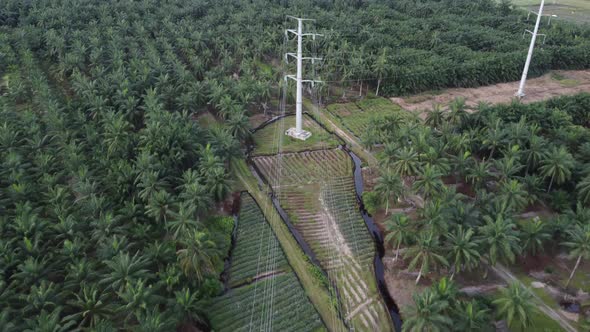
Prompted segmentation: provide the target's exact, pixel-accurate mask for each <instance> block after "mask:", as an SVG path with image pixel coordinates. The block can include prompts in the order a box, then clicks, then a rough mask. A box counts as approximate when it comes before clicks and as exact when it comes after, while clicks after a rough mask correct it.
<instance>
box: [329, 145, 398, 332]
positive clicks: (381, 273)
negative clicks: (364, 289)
mask: <svg viewBox="0 0 590 332" xmlns="http://www.w3.org/2000/svg"><path fill="white" fill-rule="evenodd" d="M341 148H342V150H343V151H345V152H346V153H348V155H349V156H350V157H351V158H352V161H353V162H354V187H355V190H356V199H357V201H358V203H359V210H360V213H361V215H362V216H363V220H364V221H365V224H366V225H367V228H368V229H369V232H370V233H371V235H372V236H373V239H374V240H375V247H376V249H377V255H375V259H374V261H373V264H374V266H375V277H376V278H377V286H378V287H379V292H380V293H381V297H383V301H385V304H386V305H387V309H388V310H389V314H390V315H391V319H392V320H393V325H394V326H395V330H396V331H398V332H399V331H401V330H402V321H401V317H400V315H399V308H398V307H397V304H395V301H394V300H393V298H392V297H391V295H390V294H389V291H388V290H387V286H386V284H385V267H384V266H383V256H384V255H385V249H384V246H383V237H382V236H381V232H379V228H378V227H377V225H376V224H375V222H374V221H373V218H371V216H370V215H369V213H368V212H367V210H366V209H365V206H364V205H363V201H362V199H361V197H362V195H363V190H364V184H363V173H362V167H361V165H362V161H361V159H360V158H359V157H358V156H357V155H356V154H354V152H352V151H350V150H349V149H347V148H346V147H341Z"/></svg>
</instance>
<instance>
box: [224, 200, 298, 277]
mask: <svg viewBox="0 0 590 332" xmlns="http://www.w3.org/2000/svg"><path fill="white" fill-rule="evenodd" d="M235 241H236V243H235V247H234V250H233V251H232V259H231V265H230V268H229V280H230V286H234V285H238V284H242V283H244V282H249V281H251V280H252V279H255V278H257V277H261V276H264V275H267V274H269V273H274V272H276V273H279V272H285V271H286V270H288V267H289V265H288V263H287V260H286V258H285V254H284V253H283V250H282V249H281V246H280V244H279V241H278V240H277V238H276V236H275V235H274V233H273V232H272V230H271V228H270V225H269V224H268V223H267V222H266V220H265V218H264V215H263V214H262V211H260V208H259V207H258V205H257V204H256V202H255V201H254V199H253V198H252V196H250V195H247V194H243V195H242V197H241V208H240V214H239V216H238V229H237V232H236V239H235Z"/></svg>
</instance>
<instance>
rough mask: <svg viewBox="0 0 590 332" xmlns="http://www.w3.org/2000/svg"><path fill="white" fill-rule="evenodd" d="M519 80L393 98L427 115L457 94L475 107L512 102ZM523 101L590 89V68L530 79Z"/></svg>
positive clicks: (527, 101) (403, 106) (402, 104)
mask: <svg viewBox="0 0 590 332" xmlns="http://www.w3.org/2000/svg"><path fill="white" fill-rule="evenodd" d="M518 84H519V82H510V83H500V84H495V85H489V86H484V87H479V88H458V89H448V90H445V91H442V92H441V93H423V94H419V95H416V96H409V97H403V98H390V99H391V101H392V102H394V103H395V104H398V105H399V106H401V107H402V108H403V109H405V110H408V111H415V112H419V113H420V117H422V118H425V117H426V112H428V111H429V110H431V109H432V106H433V105H434V104H441V105H445V106H446V105H448V104H449V103H450V102H451V101H453V100H454V99H455V98H457V97H463V98H465V99H466V103H467V106H468V107H471V108H474V107H476V106H477V104H478V103H480V102H487V103H490V104H503V103H510V102H511V101H512V100H513V99H514V98H515V97H514V94H515V93H516V91H517V90H518ZM525 92H526V96H525V97H524V98H523V99H522V102H524V103H533V102H537V101H542V100H547V99H550V98H554V97H558V96H562V95H573V94H577V93H580V92H590V70H573V71H563V70H559V71H552V72H550V73H548V74H545V75H543V76H541V77H537V78H533V79H529V80H528V81H527V85H526V90H525Z"/></svg>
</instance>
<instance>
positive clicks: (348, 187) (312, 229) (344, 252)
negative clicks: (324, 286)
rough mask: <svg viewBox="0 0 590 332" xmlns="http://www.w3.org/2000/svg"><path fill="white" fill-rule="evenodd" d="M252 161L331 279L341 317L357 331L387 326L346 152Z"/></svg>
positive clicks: (371, 244)
mask: <svg viewBox="0 0 590 332" xmlns="http://www.w3.org/2000/svg"><path fill="white" fill-rule="evenodd" d="M254 162H255V163H256V165H257V166H258V168H259V169H260V170H261V172H262V173H263V175H264V176H265V178H266V179H267V180H268V181H269V183H270V184H271V185H272V187H273V190H274V192H275V193H276V194H277V196H278V197H279V200H280V203H281V206H282V207H283V208H284V209H285V211H286V212H287V213H288V214H289V217H290V218H291V221H292V222H293V224H294V226H295V228H296V229H297V230H298V231H299V232H300V233H301V234H302V236H303V237H304V239H305V241H306V242H307V243H308V244H309V246H310V247H311V249H312V250H313V252H314V253H315V255H316V257H317V258H318V260H319V261H320V264H321V265H322V267H323V268H324V269H325V270H326V271H327V272H328V275H329V278H330V279H331V280H332V281H333V282H334V283H335V284H336V287H337V289H338V291H339V293H340V299H341V308H342V311H343V313H344V316H345V319H346V320H347V321H348V322H349V323H350V324H351V326H353V327H354V328H355V329H356V330H357V331H358V330H362V331H388V330H391V325H390V318H389V314H388V312H387V309H386V307H385V305H384V304H383V302H382V300H381V297H380V294H379V292H378V290H377V287H376V284H375V276H374V274H373V258H374V255H375V245H374V243H373V240H372V238H371V236H370V234H369V232H368V230H367V228H366V226H365V224H364V221H363V219H362V217H361V215H360V213H359V212H358V207H357V202H356V198H355V188H354V182H353V178H352V171H353V168H352V167H353V165H352V160H351V159H350V157H349V156H348V155H347V154H346V153H345V152H344V151H342V150H338V149H332V150H321V151H306V152H300V153H290V154H283V155H281V156H261V157H256V158H254Z"/></svg>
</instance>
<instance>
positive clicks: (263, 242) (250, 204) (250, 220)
mask: <svg viewBox="0 0 590 332" xmlns="http://www.w3.org/2000/svg"><path fill="white" fill-rule="evenodd" d="M236 241H237V242H236V246H235V247H234V249H233V252H232V256H233V257H232V261H231V267H230V286H232V285H236V284H243V283H244V282H251V281H253V282H252V283H249V284H246V285H244V286H241V287H235V288H231V289H230V290H228V291H227V292H226V293H225V294H224V295H223V296H220V297H218V298H215V299H214V300H213V302H212V305H211V306H210V308H209V309H208V310H207V313H208V316H209V320H210V321H211V325H212V327H213V330H215V331H232V332H233V331H261V330H264V331H317V330H325V327H324V324H323V323H322V321H321V319H320V316H319V315H318V313H317V311H316V310H315V308H314V307H313V305H312V304H311V302H310V301H309V299H308V298H307V295H306V294H305V292H304V290H303V287H302V286H301V284H300V283H299V280H298V279H297V277H296V276H295V273H294V272H293V271H292V270H291V268H290V267H289V265H288V264H287V261H286V257H285V254H284V252H283V250H282V249H281V246H280V244H279V242H278V241H277V238H276V237H275V235H274V233H273V232H272V230H271V228H270V227H269V225H268V223H267V221H266V220H265V218H264V216H263V214H262V211H261V210H260V208H259V207H258V205H257V204H256V202H255V201H254V199H253V198H252V197H251V196H250V195H246V194H244V195H242V197H241V210H240V214H239V218H238V230H237V239H236Z"/></svg>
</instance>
